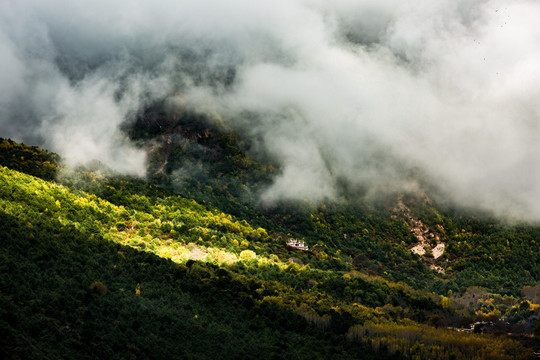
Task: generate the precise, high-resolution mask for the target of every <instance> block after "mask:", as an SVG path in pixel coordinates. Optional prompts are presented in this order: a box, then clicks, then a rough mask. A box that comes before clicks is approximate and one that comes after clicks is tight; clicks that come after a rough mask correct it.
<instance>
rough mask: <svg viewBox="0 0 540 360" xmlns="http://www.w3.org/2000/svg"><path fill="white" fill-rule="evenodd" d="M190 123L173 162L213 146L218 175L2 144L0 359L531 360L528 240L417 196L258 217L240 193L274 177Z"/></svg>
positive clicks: (538, 264)
mask: <svg viewBox="0 0 540 360" xmlns="http://www.w3.org/2000/svg"><path fill="white" fill-rule="evenodd" d="M176 126H180V125H176ZM183 126H184V127H183V129H184V130H183V131H184V134H189V132H190V131H191V132H193V133H194V134H195V135H194V136H193V137H192V139H198V140H192V141H187V142H185V143H184V145H185V146H186V147H185V148H184V150H185V149H188V148H189V147H192V148H193V149H194V150H193V152H192V153H191V154H188V153H182V156H180V155H178V156H177V159H181V161H183V162H185V161H189V162H190V163H191V164H192V165H196V164H199V165H201V166H202V165H204V166H209V165H208V164H209V162H210V160H205V158H204V157H201V156H199V155H200V154H208V153H210V152H208V151H203V150H201V149H204V148H205V147H214V151H213V152H212V153H213V158H212V160H211V162H212V163H213V165H212V166H213V167H212V169H218V168H220V167H221V168H220V170H219V172H221V173H222V175H220V176H216V177H214V176H209V177H207V178H203V177H199V178H197V177H194V178H191V179H189V181H184V182H178V181H176V180H178V179H176V180H175V176H178V173H176V172H175V171H174V170H173V169H175V168H176V166H173V165H170V166H171V168H170V169H169V170H167V169H163V171H161V170H157V171H156V169H152V166H151V167H150V177H151V178H152V179H153V180H152V181H153V184H150V183H147V182H145V181H142V180H138V179H132V178H127V177H122V176H119V175H117V174H114V172H112V171H111V170H108V169H106V168H105V167H103V166H102V165H100V164H92V165H89V166H87V167H80V168H78V169H74V170H67V169H62V168H61V165H60V162H59V161H60V160H59V158H58V157H57V156H56V155H54V154H51V153H48V152H46V151H43V150H41V149H39V148H36V147H29V146H26V145H24V144H18V143H15V142H13V141H10V140H1V142H0V164H2V165H4V166H2V167H0V184H1V186H0V229H1V235H0V236H1V242H0V257H1V259H2V260H1V261H0V303H1V305H0V312H1V313H0V314H1V315H0V355H1V356H2V358H11V359H22V358H32V359H45V358H46V359H51V358H118V359H121V358H124V359H127V358H142V359H144V358H156V359H157V358H160V359H162V358H178V359H190V358H193V359H205V358H208V359H214V358H231V359H237V358H245V359H249V358H257V359H259V358H267V359H281V358H283V359H285V358H287V359H288V358H299V359H304V358H320V359H328V358H336V359H340V358H341V359H349V358H350V359H352V358H365V359H369V358H373V359H385V358H387V359H401V358H404V359H530V358H533V350H534V349H537V350H538V348H537V346H538V343H537V342H536V340H537V337H535V335H536V336H538V334H539V333H540V326H539V325H538V319H539V317H540V305H538V303H539V302H540V301H539V295H540V286H539V285H540V284H539V279H540V258H539V256H540V251H538V250H539V247H538V244H537V241H539V238H540V237H539V235H540V229H539V228H538V227H534V226H530V225H513V226H510V225H505V224H501V223H499V222H497V221H495V220H489V219H483V218H482V219H479V218H475V217H473V216H469V215H466V214H465V213H463V212H460V211H458V210H450V209H445V210H441V209H437V208H436V206H435V205H434V204H433V202H432V201H431V200H429V199H426V198H425V197H422V196H418V195H415V194H412V195H411V194H405V195H399V196H397V195H396V198H395V199H393V198H392V199H385V200H384V201H383V202H381V203H378V204H370V203H366V202H362V201H358V202H353V201H348V202H347V201H345V202H341V203H337V202H334V203H328V204H326V205H322V204H319V205H318V204H310V203H305V204H294V203H286V204H281V205H280V206H275V207H273V208H266V209H264V208H260V207H257V206H256V205H255V204H254V203H253V202H250V201H249V196H248V197H247V198H246V197H244V196H241V195H242V193H244V192H245V193H246V194H247V192H248V190H247V189H246V188H242V187H241V186H240V184H242V183H250V182H251V183H253V184H259V185H257V186H262V185H260V184H263V183H265V182H268V181H270V180H269V179H270V177H269V176H270V175H269V174H271V173H273V172H275V171H279V167H278V166H277V165H275V166H274V165H271V164H270V163H268V164H266V165H264V164H263V162H260V161H256V160H254V159H253V158H251V157H249V156H248V155H247V153H246V152H245V151H244V150H242V149H243V147H244V145H245V144H244V145H242V140H241V139H240V138H238V137H235V135H234V134H232V133H228V132H226V131H225V130H221V131H217V130H215V129H214V131H208V128H205V127H203V128H200V129H192V128H189V127H187V126H186V125H185V124H184V125H183ZM202 133H204V134H207V136H197V134H202ZM155 135H156V134H153V136H155ZM132 136H133V137H134V138H136V134H132ZM164 136H165V135H164ZM188 138H189V137H188V136H184V137H183V139H184V140H183V141H185V139H188ZM138 139H140V141H141V142H144V136H142V135H140V136H138ZM195 143H197V146H195ZM175 144H176V143H175V142H174V141H172V142H171V143H170V144H169V145H170V146H174V145H175ZM197 149H198V150H197ZM155 151H156V152H159V151H161V150H160V149H156V150H155ZM173 154H174V151H172V150H171V149H168V150H167V151H166V152H162V154H161V155H160V156H161V160H160V161H162V163H165V161H166V163H167V164H174V159H173ZM158 155H159V154H156V155H155V156H156V157H157V156H158ZM178 161H180V160H178ZM157 163H158V162H157V160H156V164H157ZM238 163H242V164H244V165H245V166H244V167H237V166H236V165H237V164H238ZM231 169H237V170H236V171H237V172H234V171H232V170H231ZM215 171H218V170H215ZM179 184H180V185H179ZM235 189H236V190H235ZM250 191H252V192H253V191H255V190H253V188H251V190H250ZM251 196H252V197H253V196H254V195H253V193H252V195H251ZM246 199H247V200H246ZM420 228H421V229H420ZM293 238H294V239H302V240H304V241H305V242H306V243H307V244H308V245H309V247H310V250H309V251H300V250H295V249H293V248H290V247H287V240H289V239H293ZM419 242H420V243H422V246H423V247H424V248H425V253H424V255H417V254H414V253H413V252H412V251H411V248H413V246H415V245H416V244H417V243H419ZM439 244H445V247H444V252H443V254H442V255H441V256H437V258H436V259H435V256H433V255H430V252H432V251H433V249H435V248H436V247H437V246H438V245H439ZM430 267H432V268H433V269H430ZM474 323H476V326H475V327H474ZM471 325H473V327H474V331H472V332H468V331H457V329H460V328H461V329H463V328H466V329H470V327H471ZM507 333H512V335H511V336H508V335H506V334H507Z"/></svg>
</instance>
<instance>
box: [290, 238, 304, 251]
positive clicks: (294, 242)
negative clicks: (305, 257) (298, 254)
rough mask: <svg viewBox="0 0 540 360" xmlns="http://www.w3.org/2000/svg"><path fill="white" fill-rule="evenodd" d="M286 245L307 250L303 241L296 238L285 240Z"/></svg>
mask: <svg viewBox="0 0 540 360" xmlns="http://www.w3.org/2000/svg"><path fill="white" fill-rule="evenodd" d="M287 246H288V247H291V248H293V249H298V250H302V251H309V247H308V246H307V245H306V244H305V243H304V242H303V241H298V240H295V239H291V240H289V241H287Z"/></svg>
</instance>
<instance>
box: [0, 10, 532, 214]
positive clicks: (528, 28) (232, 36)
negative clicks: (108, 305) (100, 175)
mask: <svg viewBox="0 0 540 360" xmlns="http://www.w3.org/2000/svg"><path fill="white" fill-rule="evenodd" d="M539 18H540V2H539V1H536V0H528V1H527V0H507V1H503V0H499V1H495V0H494V1H489V0H485V1H482V0H440V1H432V0H411V1H399V0H341V1H340V0H338V1H324V0H283V1H280V0H274V1H266V0H259V1H248V0H230V1H220V0H206V1H205V0H197V1H182V0H174V1H155V2H149V1H127V0H121V1H110V0H109V1H101V0H98V1H96V0H94V1H61V0H58V1H55V0H35V1H32V0H28V1H24V0H0V136H2V137H12V138H15V139H17V140H24V141H27V142H30V143H37V144H39V145H43V146H45V147H47V148H49V149H51V150H53V151H57V152H59V153H60V154H61V155H62V156H63V157H65V158H66V159H67V160H68V161H69V162H70V163H76V162H80V161H88V160H92V159H98V160H101V161H103V162H105V163H106V164H108V165H110V166H112V167H114V168H116V169H118V170H120V171H124V172H127V173H132V174H141V173H143V172H144V166H145V155H144V153H143V152H142V151H140V150H138V149H136V148H134V147H133V146H132V145H131V144H130V143H129V141H128V140H127V139H126V138H125V135H123V134H122V133H121V132H120V131H119V130H118V127H119V125H120V124H122V123H123V122H124V121H126V120H129V119H132V118H133V116H134V114H136V112H137V111H139V110H140V109H141V108H143V107H144V106H145V104H148V103H150V102H151V101H153V100H155V99H162V98H164V97H174V96H181V97H182V99H183V100H184V101H187V103H188V104H189V106H193V107H194V108H197V109H199V110H201V111H212V112H215V113H218V114H220V115H221V117H222V118H223V119H224V121H228V122H229V123H230V124H231V125H232V126H234V127H237V128H239V129H242V130H243V131H244V132H245V133H246V134H251V135H253V136H256V137H257V138H259V139H262V140H261V143H260V146H261V147H264V148H265V149H266V151H268V152H270V153H271V154H273V155H274V156H275V157H276V158H277V159H280V161H281V163H282V168H283V173H282V174H281V175H280V176H279V177H278V178H277V179H276V181H275V183H274V185H273V186H272V187H270V188H269V189H268V190H267V191H266V192H265V193H264V194H263V200H267V201H268V200H273V199H277V198H309V199H312V200H321V199H324V198H326V197H333V196H335V195H336V194H335V188H336V186H335V185H336V182H337V181H340V179H345V180H347V182H349V183H350V184H353V185H356V186H359V187H363V188H366V189H367V190H368V193H371V194H377V193H379V192H385V191H388V190H392V191H393V190H404V189H411V188H412V189H414V188H415V186H416V184H415V183H414V182H413V181H411V180H410V178H409V177H408V176H407V175H406V174H408V170H409V169H418V171H419V172H420V173H424V174H426V175H425V176H427V177H428V179H429V181H432V182H435V183H436V184H438V185H439V186H440V188H441V189H442V190H443V191H444V192H445V193H446V194H447V196H449V198H451V199H452V200H453V201H457V202H458V203H461V204H464V205H468V206H475V207H478V208H481V209H485V210H490V211H494V212H495V213H496V214H498V215H500V216H508V217H518V218H525V219H528V220H535V221H537V220H540V202H539V201H538V199H540V141H539V140H540V22H539V21H538V19H539ZM231 71H232V73H233V74H234V77H233V81H232V83H231V84H229V85H227V86H224V85H223V83H222V82H221V81H219V79H223V78H224V77H226V76H227V74H231ZM179 94H180V95H179ZM246 114H250V115H246Z"/></svg>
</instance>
